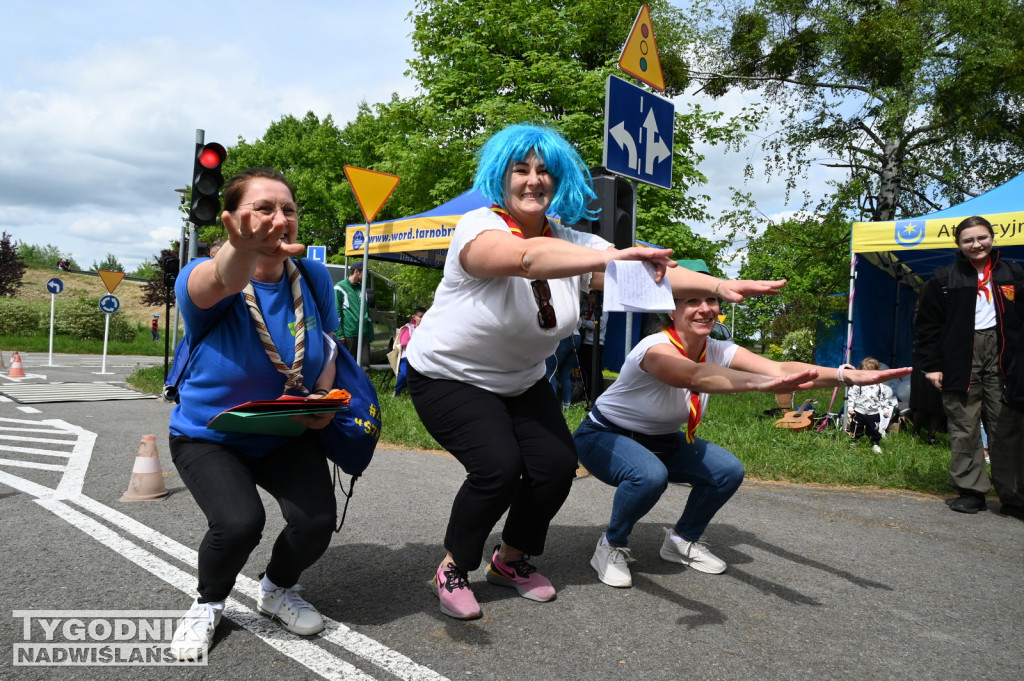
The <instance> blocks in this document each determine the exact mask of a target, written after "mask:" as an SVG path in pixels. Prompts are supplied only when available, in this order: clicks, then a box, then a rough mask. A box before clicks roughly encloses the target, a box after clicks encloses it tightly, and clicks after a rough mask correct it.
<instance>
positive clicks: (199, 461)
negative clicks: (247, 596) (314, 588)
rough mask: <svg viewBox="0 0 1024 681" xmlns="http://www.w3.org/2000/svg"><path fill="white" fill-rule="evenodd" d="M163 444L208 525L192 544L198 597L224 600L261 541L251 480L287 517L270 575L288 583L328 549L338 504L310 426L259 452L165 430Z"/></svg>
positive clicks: (261, 514)
mask: <svg viewBox="0 0 1024 681" xmlns="http://www.w3.org/2000/svg"><path fill="white" fill-rule="evenodd" d="M170 449H171V460H172V461H173V462H174V466H175V468H177V469H178V473H179V474H180V475H181V479H182V480H183V481H184V483H185V486H186V487H188V490H189V492H191V493H192V496H193V497H194V498H195V500H196V503H197V504H199V508H201V509H202V511H203V513H205V514H206V519H207V521H208V524H209V529H208V530H207V531H206V536H205V537H203V542H202V543H201V544H200V545H199V602H200V603H208V602H211V601H222V600H224V599H225V598H227V597H228V594H230V593H231V589H232V587H234V585H235V579H236V577H237V576H238V573H239V572H241V571H242V568H243V567H244V566H245V563H246V561H247V560H248V559H249V554H251V553H252V551H253V549H255V548H256V546H257V544H259V543H260V538H261V537H262V533H263V525H264V523H265V522H266V512H265V511H264V509H263V501H262V499H260V495H259V492H258V491H257V489H256V487H257V486H259V487H262V488H263V489H265V490H266V491H267V492H269V493H270V494H271V495H272V496H273V497H274V498H275V499H276V500H277V503H278V504H279V505H280V507H281V512H282V514H283V515H284V519H285V521H286V523H287V524H286V525H285V527H284V529H283V530H281V534H280V535H278V537H277V541H276V542H274V548H273V551H272V552H271V556H270V563H269V564H268V565H267V569H266V572H267V577H268V578H269V579H270V581H272V582H273V583H274V584H276V585H277V586H281V587H285V588H288V587H291V586H295V584H296V582H298V581H299V576H300V575H301V574H302V571H303V570H305V569H306V568H308V567H309V566H310V565H312V564H313V563H314V562H316V560H317V559H318V558H319V557H320V556H321V555H323V553H324V551H326V550H327V546H328V544H329V543H330V541H331V533H332V532H333V531H334V523H335V517H336V515H337V503H336V501H335V498H334V485H333V483H332V481H331V473H330V469H329V468H328V466H327V458H326V457H325V456H324V453H323V449H322V448H321V446H320V441H319V438H317V437H316V433H315V432H314V431H312V430H308V431H306V432H305V433H303V434H302V435H301V436H299V437H296V438H294V439H293V440H291V441H290V442H289V443H288V444H287V445H285V446H284V447H281V448H280V449H278V450H277V451H274V452H272V453H271V454H268V455H267V456H263V457H253V456H245V455H244V454H241V453H239V452H236V451H234V450H232V449H230V448H228V447H225V446H223V445H220V444H217V443H214V442H204V441H202V440H193V439H191V438H187V437H185V436H182V435H171V437H170Z"/></svg>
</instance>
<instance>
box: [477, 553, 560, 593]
mask: <svg viewBox="0 0 1024 681" xmlns="http://www.w3.org/2000/svg"><path fill="white" fill-rule="evenodd" d="M527 558H528V556H523V557H522V558H520V559H519V560H515V561H512V562H511V563H503V562H501V561H500V560H498V547H495V548H494V555H493V556H491V562H490V564H489V565H488V566H487V581H488V582H490V583H491V584H497V585H498V586H511V587H515V589H516V591H518V592H519V595H520V596H522V597H523V598H529V599H530V600H531V601H540V602H541V603H545V602H547V601H553V600H555V587H553V586H551V582H549V581H548V578H547V577H545V576H544V575H542V574H540V573H538V572H537V568H535V567H534V566H532V565H530V564H529V563H527V562H526V559H527Z"/></svg>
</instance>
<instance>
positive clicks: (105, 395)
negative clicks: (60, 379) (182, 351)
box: [0, 383, 156, 404]
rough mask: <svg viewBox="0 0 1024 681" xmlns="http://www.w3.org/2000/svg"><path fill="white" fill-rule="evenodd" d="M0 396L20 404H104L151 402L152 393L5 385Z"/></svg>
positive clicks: (96, 386)
mask: <svg viewBox="0 0 1024 681" xmlns="http://www.w3.org/2000/svg"><path fill="white" fill-rule="evenodd" d="M0 395H4V396H5V397H8V398H10V399H12V400H14V401H15V402H17V403H18V404H38V403H40V402H103V401H106V400H151V399H154V398H155V397H156V395H152V394H150V393H144V392H139V391H138V390H132V389H130V388H125V387H123V386H119V385H114V384H111V383H33V384H30V385H9V386H8V385H5V386H2V387H0Z"/></svg>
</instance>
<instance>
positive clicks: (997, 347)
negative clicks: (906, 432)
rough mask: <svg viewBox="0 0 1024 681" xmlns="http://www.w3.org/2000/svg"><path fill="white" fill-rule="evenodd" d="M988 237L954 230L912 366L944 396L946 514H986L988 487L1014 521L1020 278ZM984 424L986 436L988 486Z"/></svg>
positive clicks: (925, 301) (975, 230)
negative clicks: (953, 249)
mask: <svg viewBox="0 0 1024 681" xmlns="http://www.w3.org/2000/svg"><path fill="white" fill-rule="evenodd" d="M994 236H995V234H994V231H993V229H992V225H991V224H990V223H989V222H988V220H986V219H985V218H982V217H978V216H973V217H969V218H967V219H965V220H964V221H963V222H961V223H960V224H959V225H957V227H956V229H955V230H953V238H954V239H955V240H956V244H957V247H958V248H959V251H958V252H957V254H956V262H955V263H953V264H951V265H947V266H945V267H940V268H939V269H937V270H936V271H935V276H934V277H933V278H932V279H931V280H929V281H928V282H927V283H926V284H925V286H924V289H923V290H922V292H921V304H920V309H919V311H918V316H917V322H916V328H915V332H916V337H917V340H916V343H915V351H916V354H917V362H916V365H917V368H918V369H919V370H921V371H924V372H925V377H926V378H927V379H928V380H929V381H930V382H931V383H932V385H934V386H935V387H936V388H937V389H938V390H939V391H941V393H942V405H943V408H944V409H945V411H946V417H947V419H948V428H949V441H950V450H951V458H950V464H949V484H950V485H951V486H952V487H953V488H954V489H956V490H957V491H958V492H959V494H960V496H959V497H958V498H956V499H953V500H952V501H950V502H948V503H949V506H950V508H951V509H952V510H954V511H959V512H960V513H977V512H978V511H983V510H985V509H986V508H987V505H986V503H985V494H986V493H987V492H988V490H989V489H990V488H991V487H992V485H993V484H994V485H995V488H996V493H997V494H998V495H999V499H1000V501H1001V502H1002V507H1001V510H1002V512H1003V513H1006V514H1008V515H1015V516H1017V515H1021V514H1022V512H1024V486H1022V478H1024V474H1022V471H1024V456H1022V451H1021V434H1022V432H1024V429H1022V423H1021V422H1022V419H1024V416H1022V414H1021V411H1020V410H1024V406H1022V405H1024V393H1022V392H1021V389H1022V387H1024V386H1022V385H1020V383H1021V381H1020V379H1021V377H1020V376H1018V370H1017V367H1016V363H1017V357H1016V354H1017V351H1016V348H1017V342H1018V339H1019V336H1020V328H1021V320H1022V318H1024V314H1022V312H1024V311H1022V310H1020V309H1018V307H1017V306H1018V305H1024V303H1022V302H1020V300H1021V298H1020V296H1024V272H1022V270H1021V268H1020V266H1019V265H1017V264H1016V263H1011V262H1009V261H1005V260H1003V259H1002V258H1001V256H1000V253H999V251H996V250H993V248H992V242H993V239H994ZM982 423H984V424H985V429H986V430H987V431H988V433H989V434H990V436H991V440H990V442H989V452H990V456H991V459H992V481H991V482H990V481H989V476H988V474H987V473H986V470H985V455H984V451H983V449H982V444H981V429H980V425H981V424H982Z"/></svg>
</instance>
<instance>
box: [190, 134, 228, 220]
mask: <svg viewBox="0 0 1024 681" xmlns="http://www.w3.org/2000/svg"><path fill="white" fill-rule="evenodd" d="M227 157H228V152H227V150H225V149H224V147H222V146H221V145H219V144H217V143H216V142H210V143H209V144H198V143H197V144H196V159H195V165H194V166H193V168H192V205H191V206H190V208H189V211H188V219H189V220H190V221H191V222H192V224H194V225H215V224H217V218H218V217H219V216H220V188H221V187H222V186H223V185H224V176H223V175H222V174H221V171H220V167H221V165H222V164H223V163H224V159H226V158H227Z"/></svg>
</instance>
